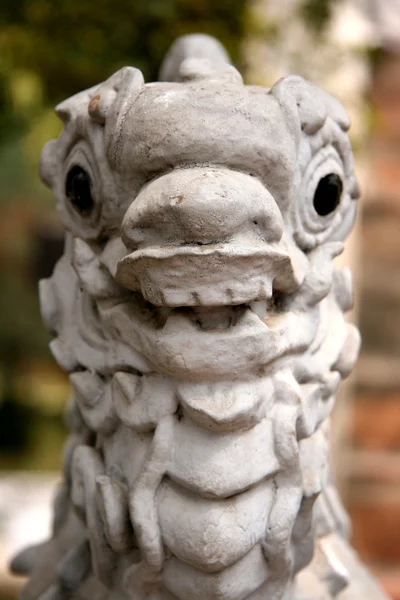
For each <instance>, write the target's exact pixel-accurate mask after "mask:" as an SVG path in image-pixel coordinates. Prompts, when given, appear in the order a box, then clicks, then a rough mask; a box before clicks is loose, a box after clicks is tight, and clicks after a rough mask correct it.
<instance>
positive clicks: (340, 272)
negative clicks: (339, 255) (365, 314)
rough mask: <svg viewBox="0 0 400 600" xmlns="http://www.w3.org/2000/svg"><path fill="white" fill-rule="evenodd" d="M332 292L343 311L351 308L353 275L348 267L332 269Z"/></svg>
mask: <svg viewBox="0 0 400 600" xmlns="http://www.w3.org/2000/svg"><path fill="white" fill-rule="evenodd" d="M333 292H334V294H335V298H336V302H337V303H338V304H339V306H340V308H341V309H342V310H343V312H346V311H348V310H350V309H351V308H353V304H354V295H353V277H352V274H351V271H350V269H349V268H348V267H345V268H343V269H334V271H333Z"/></svg>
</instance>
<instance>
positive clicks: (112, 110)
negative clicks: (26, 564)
mask: <svg viewBox="0 0 400 600" xmlns="http://www.w3.org/2000/svg"><path fill="white" fill-rule="evenodd" d="M204 43H206V42H204ZM186 44H188V45H186ZM190 46H191V42H190V38H189V40H186V42H185V41H184V42H183V46H182V44H181V45H180V46H179V44H178V48H179V52H177V51H176V50H175V51H174V52H175V54H174V53H173V55H172V56H169V57H168V59H167V63H166V64H167V65H168V68H167V67H165V69H164V70H163V72H164V71H167V73H168V75H166V76H165V77H164V78H165V79H168V80H172V81H169V82H159V83H150V84H145V83H144V81H143V77H142V75H141V73H140V72H139V71H138V70H137V69H134V68H131V67H126V68H124V69H122V70H121V71H119V72H118V73H116V74H114V75H113V76H112V77H110V79H109V80H107V81H106V82H104V83H103V84H102V85H101V86H100V87H99V88H92V89H90V90H87V91H85V92H82V93H80V94H78V95H77V96H75V97H73V98H71V99H69V100H67V101H65V102H63V103H62V104H61V105H60V106H59V107H58V108H57V112H58V114H59V116H60V118H61V119H62V120H63V122H64V125H65V127H64V130H63V132H62V134H61V135H60V137H59V139H58V140H56V141H52V142H49V144H48V145H47V146H46V147H45V149H44V151H43V155H42V162H41V173H42V177H43V179H44V180H45V181H46V183H47V184H48V185H50V186H51V187H52V189H53V192H54V195H55V198H56V204H57V208H58V210H59V213H60V216H61V218H62V220H63V223H64V225H65V227H66V229H67V231H68V234H67V238H68V240H67V244H66V249H65V254H64V256H63V258H62V259H61V261H60V262H59V264H58V265H57V267H56V270H55V273H54V275H53V277H52V278H51V280H50V281H48V282H45V283H43V284H42V287H41V292H42V308H43V317H44V320H45V322H46V324H47V325H48V327H49V328H51V329H52V330H53V331H54V333H55V340H54V341H53V342H52V345H51V348H52V351H53V353H54V355H55V358H56V360H57V361H58V362H59V364H60V365H61V366H62V367H63V368H64V369H65V370H66V371H68V372H69V373H70V379H71V384H72V388H73V396H72V399H71V410H70V424H71V427H72V434H71V438H70V442H69V443H68V447H67V451H66V454H65V458H64V478H65V486H64V487H63V488H62V494H61V500H59V501H58V504H57V519H56V523H57V526H55V528H54V535H53V538H52V539H51V540H50V541H49V542H48V544H47V545H46V547H45V550H43V549H38V555H40V556H38V558H37V561H36V560H35V564H34V565H33V575H32V579H31V581H30V582H29V583H28V585H27V587H26V588H25V590H24V592H23V595H22V597H23V600H37V599H38V598H41V599H42V600H45V599H46V600H47V599H50V598H53V599H56V598H65V597H77V598H78V597H82V598H85V597H88V598H89V597H90V598H96V599H97V598H99V599H100V598H103V597H104V598H109V599H112V600H122V599H126V598H131V599H132V600H144V599H145V598H150V599H151V600H177V599H179V600H200V599H201V600H217V599H219V600H222V599H224V600H245V599H247V600H265V599H266V598H268V599H271V600H289V599H291V600H294V599H297V600H300V598H303V599H305V598H307V599H310V600H311V599H315V600H317V599H321V598H327V599H329V598H338V597H343V598H346V599H347V598H352V599H353V600H359V599H360V598H361V597H363V596H362V595H360V593H359V590H360V589H362V587H363V586H364V587H365V586H366V585H367V583H366V579H365V580H363V581H361V580H360V581H359V579H360V578H361V579H362V578H363V577H364V575H363V574H360V575H357V574H356V573H357V572H358V570H359V569H360V568H361V567H359V564H358V561H357V558H356V557H355V556H354V555H353V554H352V553H351V550H350V547H349V545H348V543H347V541H346V539H345V531H346V528H347V522H346V517H345V515H344V514H343V511H342V508H341V505H340V502H339V501H338V500H337V497H336V494H335V490H334V487H333V485H332V483H331V480H330V476H329V468H328V442H327V427H328V423H327V420H328V418H329V414H330V411H331V409H332V406H333V403H334V395H335V392H336V389H337V387H338V384H339V382H340V379H341V377H345V376H346V375H347V374H348V373H349V372H350V370H351V369H352V367H353V365H354V362H355V360H356V358H357V353H358V346H359V335H358V332H357V330H356V329H355V328H354V327H353V326H352V325H348V324H347V323H346V322H345V320H344V317H343V310H346V309H348V308H349V307H350V305H351V298H352V290H351V278H350V277H349V275H348V273H347V272H346V271H343V272H341V271H338V269H337V268H335V267H334V266H333V264H332V260H333V258H334V257H335V256H336V255H337V254H339V253H340V252H341V250H342V248H343V241H344V239H345V237H346V235H347V233H348V232H349V230H350V229H351V226H352V222H353V218H354V214H355V204H356V198H357V195H358V188H357V185H356V180H355V177H354V174H353V160H352V154H351V150H350V145H349V141H348V138H347V134H346V130H347V128H348V125H349V123H348V118H347V115H346V113H345V111H344V109H343V108H342V107H341V105H340V104H339V103H338V102H336V101H335V100H334V99H333V98H331V97H330V96H328V95H327V94H326V93H325V92H323V91H321V90H319V89H317V88H316V87H314V86H313V85H312V84H311V83H309V82H307V81H305V80H303V79H302V78H300V77H295V76H290V77H287V78H285V79H282V80H280V81H279V82H278V83H277V84H276V85H275V86H273V87H272V89H270V90H267V89H264V88H261V87H253V86H245V85H244V84H243V82H242V78H241V76H240V74H239V73H238V72H237V71H236V70H235V69H234V68H233V67H232V66H231V65H228V64H227V63H226V62H225V61H224V56H223V54H222V53H221V50H220V48H219V46H217V45H215V43H214V42H213V45H212V47H210V52H208V53H206V54H207V57H206V58H204V57H203V56H202V57H200V58H193V57H191V56H190ZM212 48H214V50H212ZM214 51H215V53H214ZM195 54H196V53H195ZM182 58H185V60H184V61H183V62H182V63H181V62H180V61H181V59H182ZM327 182H329V184H328V183H327ZM326 186H327V187H326ZM317 196H318V201H317V200H316V198H317ZM313 556H314V558H313ZM349 556H351V560H350V559H349V558H348V557H349ZM43 569H47V571H48V573H49V574H48V575H47V576H46V577H44V576H43V575H41V573H43ZM353 572H354V576H355V577H356V580H355V581H353V579H352V578H353ZM298 573H300V575H298ZM360 573H362V571H360ZM357 578H358V579H357ZM41 581H43V585H42V586H40V582H41ZM349 581H351V587H348V582H349ZM368 581H369V580H368ZM343 590H354V592H352V591H350V592H347V591H345V592H343ZM342 593H345V594H346V596H341V594H342ZM68 594H69V596H68ZM370 597H371V598H372V597H373V598H376V599H377V600H378V599H379V598H384V596H383V594H381V593H380V592H379V591H378V588H376V591H374V592H373V593H372V595H371V596H370Z"/></svg>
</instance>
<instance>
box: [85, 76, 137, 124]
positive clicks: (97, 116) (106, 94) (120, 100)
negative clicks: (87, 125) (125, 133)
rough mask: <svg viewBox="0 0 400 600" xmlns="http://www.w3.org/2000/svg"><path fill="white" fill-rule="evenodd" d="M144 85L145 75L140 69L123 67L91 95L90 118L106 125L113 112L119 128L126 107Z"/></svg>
mask: <svg viewBox="0 0 400 600" xmlns="http://www.w3.org/2000/svg"><path fill="white" fill-rule="evenodd" d="M143 84H144V79H143V75H142V73H141V72H140V71H139V69H135V68H134V67H123V68H122V69H120V70H119V71H117V72H116V73H114V75H112V76H111V77H110V78H109V79H107V80H106V81H105V82H104V83H102V84H101V85H100V87H98V88H96V89H95V91H94V92H93V93H92V94H91V99H90V102H89V105H88V112H89V115H90V117H91V118H92V119H93V120H94V121H95V122H96V123H98V124H99V125H104V124H105V122H106V120H107V118H108V117H109V115H110V114H111V110H112V112H113V117H114V118H116V123H115V126H116V127H118V120H119V118H120V117H121V115H122V114H124V113H125V106H126V105H127V104H130V102H131V101H132V100H133V98H134V97H135V96H136V94H137V91H138V90H139V89H140V88H141V87H142V85H143ZM92 89H93V90H94V88H92Z"/></svg>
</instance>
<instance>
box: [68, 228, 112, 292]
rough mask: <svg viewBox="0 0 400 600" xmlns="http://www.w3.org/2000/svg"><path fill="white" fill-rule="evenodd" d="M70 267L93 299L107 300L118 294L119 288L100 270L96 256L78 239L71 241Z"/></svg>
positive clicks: (104, 271)
mask: <svg viewBox="0 0 400 600" xmlns="http://www.w3.org/2000/svg"><path fill="white" fill-rule="evenodd" d="M72 252H73V255H72V265H73V267H74V269H75V271H76V272H77V275H78V277H79V280H80V282H81V283H82V285H83V287H84V288H85V290H86V292H87V293H88V294H89V295H91V296H92V297H94V298H108V297H110V296H115V295H118V294H120V288H119V286H118V285H116V283H115V282H114V280H113V279H112V277H111V276H110V274H109V272H108V271H106V270H105V269H104V268H101V264H100V259H99V257H98V255H97V254H96V253H95V252H93V250H92V249H91V248H90V246H89V245H88V244H87V243H86V242H84V241H83V240H81V239H79V238H74V241H73V251H72Z"/></svg>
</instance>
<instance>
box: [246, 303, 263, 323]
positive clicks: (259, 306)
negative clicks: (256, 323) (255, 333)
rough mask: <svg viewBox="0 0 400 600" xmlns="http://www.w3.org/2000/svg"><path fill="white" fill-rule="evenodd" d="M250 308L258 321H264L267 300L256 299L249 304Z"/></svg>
mask: <svg viewBox="0 0 400 600" xmlns="http://www.w3.org/2000/svg"><path fill="white" fill-rule="evenodd" d="M250 310H251V311H252V312H253V313H255V314H256V315H257V316H258V317H259V318H260V321H264V319H265V317H266V316H267V302H266V300H257V301H255V302H252V303H251V304H250Z"/></svg>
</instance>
